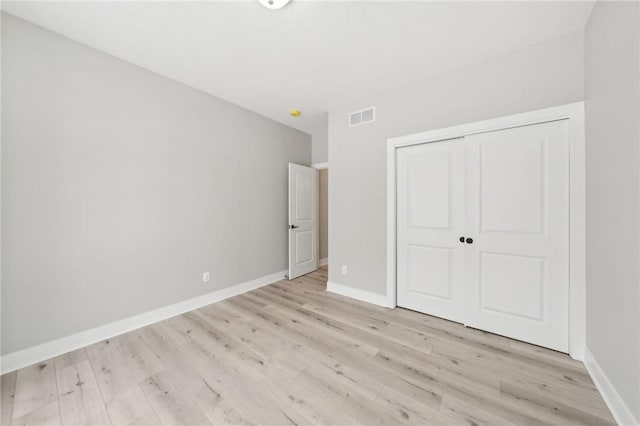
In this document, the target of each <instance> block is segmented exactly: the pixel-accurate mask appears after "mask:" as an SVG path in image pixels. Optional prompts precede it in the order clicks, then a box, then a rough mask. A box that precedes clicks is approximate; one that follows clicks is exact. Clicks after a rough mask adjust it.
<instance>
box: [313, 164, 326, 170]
mask: <svg viewBox="0 0 640 426" xmlns="http://www.w3.org/2000/svg"><path fill="white" fill-rule="evenodd" d="M311 167H313V168H314V169H318V170H322V169H328V168H329V163H315V164H312V165H311Z"/></svg>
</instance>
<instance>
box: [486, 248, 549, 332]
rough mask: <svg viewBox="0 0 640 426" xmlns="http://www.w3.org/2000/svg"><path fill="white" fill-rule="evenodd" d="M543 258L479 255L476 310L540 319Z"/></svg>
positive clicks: (542, 309)
mask: <svg viewBox="0 0 640 426" xmlns="http://www.w3.org/2000/svg"><path fill="white" fill-rule="evenodd" d="M544 287H545V271H544V259H542V258H538V257H530V256H514V255H508V254H500V253H480V308H481V309H484V310H489V311H494V312H499V313H502V314H504V315H505V319H507V318H508V317H510V316H516V317H520V318H529V319H532V320H537V321H543V320H544Z"/></svg>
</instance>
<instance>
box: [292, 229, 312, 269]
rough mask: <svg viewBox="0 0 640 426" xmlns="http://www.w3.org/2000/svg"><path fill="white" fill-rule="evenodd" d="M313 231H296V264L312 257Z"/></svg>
mask: <svg viewBox="0 0 640 426" xmlns="http://www.w3.org/2000/svg"><path fill="white" fill-rule="evenodd" d="M313 246H314V245H313V231H300V232H296V264H300V263H304V262H308V261H310V260H312V258H313Z"/></svg>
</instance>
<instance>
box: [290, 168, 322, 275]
mask: <svg viewBox="0 0 640 426" xmlns="http://www.w3.org/2000/svg"><path fill="white" fill-rule="evenodd" d="M316 269H318V170H316V169H314V168H312V167H305V166H300V165H298V164H292V163H289V279H290V280H291V279H294V278H296V277H299V276H301V275H304V274H308V273H309V272H312V271H315V270H316Z"/></svg>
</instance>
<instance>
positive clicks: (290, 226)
mask: <svg viewBox="0 0 640 426" xmlns="http://www.w3.org/2000/svg"><path fill="white" fill-rule="evenodd" d="M296 228H300V227H299V226H296V225H289V229H296Z"/></svg>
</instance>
